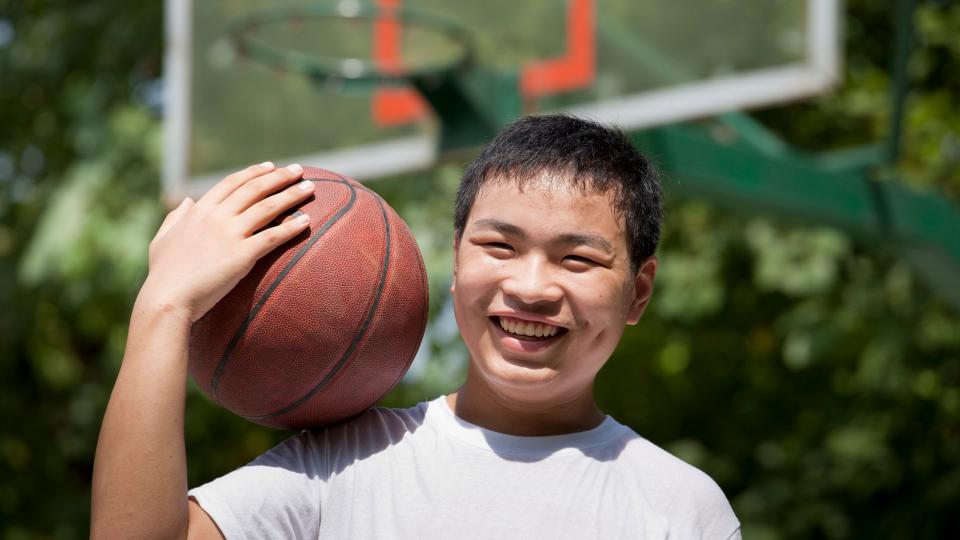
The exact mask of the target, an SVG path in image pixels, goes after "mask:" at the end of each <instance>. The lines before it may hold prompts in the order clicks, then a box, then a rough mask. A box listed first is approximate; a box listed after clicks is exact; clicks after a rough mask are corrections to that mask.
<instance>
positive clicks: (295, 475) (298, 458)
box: [188, 431, 324, 540]
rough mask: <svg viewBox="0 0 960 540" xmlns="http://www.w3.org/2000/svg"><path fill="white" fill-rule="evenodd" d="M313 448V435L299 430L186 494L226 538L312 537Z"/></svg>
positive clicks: (316, 467) (315, 517)
mask: <svg viewBox="0 0 960 540" xmlns="http://www.w3.org/2000/svg"><path fill="white" fill-rule="evenodd" d="M318 446H319V445H318V444H317V442H316V440H315V437H314V435H312V434H311V433H310V432H307V431H304V432H302V433H301V434H299V435H296V436H294V437H291V438H289V439H287V440H286V441H284V442H282V443H280V444H279V445H277V446H275V447H274V448H273V449H271V450H269V451H267V452H266V453H264V454H262V455H260V456H259V457H257V458H256V459H255V460H253V461H252V462H250V463H249V464H247V465H245V466H243V467H240V468H239V469H237V470H235V471H233V472H231V473H228V474H226V475H225V476H221V477H220V478H217V479H216V480H214V481H212V482H209V483H207V484H204V485H202V486H200V487H196V488H194V489H191V490H190V491H189V493H188V495H189V496H190V497H191V498H193V499H194V500H196V501H197V503H198V504H199V505H200V506H201V507H202V508H203V510H204V511H205V512H206V513H207V514H209V515H210V517H211V518H213V521H214V522H216V524H217V526H218V527H220V531H221V532H222V533H223V535H224V537H225V538H226V539H227V540H234V539H254V538H291V539H300V538H303V539H307V538H309V539H315V538H317V536H318V535H319V528H320V510H321V509H320V487H321V484H322V483H323V481H324V479H323V472H322V468H323V467H322V466H323V463H322V461H323V458H322V456H321V452H320V451H319V450H318Z"/></svg>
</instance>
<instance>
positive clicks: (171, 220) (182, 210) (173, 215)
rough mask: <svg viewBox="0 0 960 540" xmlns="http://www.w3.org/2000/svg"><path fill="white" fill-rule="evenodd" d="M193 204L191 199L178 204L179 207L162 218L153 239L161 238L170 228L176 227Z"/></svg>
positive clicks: (188, 198)
mask: <svg viewBox="0 0 960 540" xmlns="http://www.w3.org/2000/svg"><path fill="white" fill-rule="evenodd" d="M193 204H194V202H193V199H191V198H190V197H187V198H185V199H183V201H182V202H181V203H180V205H179V206H177V207H176V208H174V209H173V210H172V211H171V212H170V213H169V214H167V217H165V218H163V223H161V224H160V229H159V230H158V231H157V234H156V236H154V238H155V239H156V238H160V237H161V236H163V235H164V234H166V233H167V231H169V230H170V228H171V227H173V226H174V225H176V224H177V222H178V221H180V220H181V219H182V218H183V216H185V215H186V214H187V212H189V211H190V209H191V208H193Z"/></svg>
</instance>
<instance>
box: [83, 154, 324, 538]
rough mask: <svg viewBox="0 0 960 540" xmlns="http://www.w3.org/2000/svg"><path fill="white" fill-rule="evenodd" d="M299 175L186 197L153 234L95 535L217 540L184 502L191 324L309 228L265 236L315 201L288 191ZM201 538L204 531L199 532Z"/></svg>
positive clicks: (114, 403)
mask: <svg viewBox="0 0 960 540" xmlns="http://www.w3.org/2000/svg"><path fill="white" fill-rule="evenodd" d="M301 174H302V169H300V168H299V167H295V166H292V167H291V168H290V169H275V168H274V167H273V165H272V164H263V165H257V166H254V167H250V168H248V169H246V170H244V171H241V172H239V173H236V174H234V175H231V176H228V177H227V178H225V179H224V180H223V181H221V182H220V183H219V184H217V185H216V186H214V187H213V188H212V189H211V190H210V191H209V192H208V193H207V194H205V195H204V196H203V197H202V198H201V199H200V200H198V201H197V202H196V203H193V201H191V200H190V199H187V200H185V201H184V203H183V204H181V205H180V206H179V207H178V208H177V209H176V210H174V211H173V212H171V213H170V214H169V215H168V216H167V219H166V220H164V223H163V224H162V225H161V226H160V230H159V231H158V232H157V235H156V237H155V238H154V240H153V241H152V242H151V244H150V270H149V274H148V276H147V279H146V281H145V282H144V285H143V287H142V288H141V290H140V294H139V295H138V296H137V301H136V303H135V305H134V309H133V314H132V316H131V319H130V330H129V334H128V336H127V347H126V351H125V352H124V358H123V363H122V365H121V367H120V373H119V374H118V376H117V381H116V384H115V385H114V388H113V392H112V393H111V395H110V401H109V403H108V405H107V410H106V413H105V415H104V419H103V425H102V426H101V430H100V438H99V441H98V442H97V452H96V457H95V460H94V469H93V498H92V508H91V525H90V527H91V537H92V538H145V539H146V538H186V537H187V534H188V531H189V532H190V536H191V537H196V538H205V537H213V538H217V537H220V533H219V531H218V530H217V529H216V526H215V525H213V521H212V520H211V519H210V517H209V516H207V515H206V513H204V512H203V511H202V509H200V508H199V506H197V505H196V503H192V502H191V503H189V505H188V501H187V465H186V450H185V447H184V446H185V445H184V438H183V429H184V407H185V399H186V379H187V359H188V350H189V337H190V327H191V325H192V324H193V322H194V321H196V320H197V319H199V318H200V317H202V316H203V315H204V314H205V313H206V312H207V311H209V310H210V308H212V307H213V306H214V305H215V304H216V303H217V302H218V301H219V300H220V299H221V298H223V297H224V296H225V295H226V294H227V293H228V292H229V291H230V290H231V289H232V288H233V287H234V286H235V285H236V284H237V283H238V282H239V281H240V279H242V278H243V277H244V276H245V275H246V274H247V273H249V272H250V270H251V269H252V268H253V266H254V264H255V263H256V261H257V260H258V259H259V258H260V257H262V256H264V255H266V254H267V253H269V252H270V251H272V250H273V249H274V248H276V247H277V246H279V245H281V244H283V243H284V242H286V241H287V240H289V239H291V238H293V237H294V236H296V235H297V234H299V233H301V232H303V231H304V230H305V229H306V228H307V225H308V221H303V220H288V221H286V222H284V223H282V224H279V225H273V226H269V227H267V228H266V229H264V227H265V226H267V225H270V224H271V222H273V220H274V219H275V218H276V217H277V216H278V215H280V214H281V213H282V212H283V211H285V210H286V209H288V208H290V207H292V206H294V205H295V204H296V203H298V202H300V201H302V200H303V199H305V198H306V197H308V196H309V195H310V194H311V193H313V188H312V184H311V185H310V186H308V187H309V189H301V188H300V187H299V186H290V184H291V183H293V181H294V180H296V179H297V178H299V177H300V175H301ZM258 231H259V232H258ZM197 520H199V522H198V521H197ZM201 531H206V533H207V534H195V533H200V532H201ZM213 532H216V534H215V535H212V533H213ZM211 535H212V536H211Z"/></svg>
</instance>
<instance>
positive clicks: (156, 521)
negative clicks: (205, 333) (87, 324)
mask: <svg viewBox="0 0 960 540" xmlns="http://www.w3.org/2000/svg"><path fill="white" fill-rule="evenodd" d="M189 335H190V320H189V316H186V315H185V314H182V313H178V312H176V311H174V310H172V309H164V307H163V306H160V305H156V304H153V305H151V302H150V301H148V300H146V299H144V298H139V299H138V300H137V304H136V306H135V307H134V312H133V315H132V317H131V321H130V332H129V335H128V339H127V347H126V352H125V354H124V358H123V364H122V365H121V368H120V373H119V375H118V376H117V381H116V384H115V385H114V388H113V392H112V393H111V395H110V402H109V403H108V405H107V410H106V413H105V415H104V419H103V425H102V426H101V429H100V438H99V441H98V443H97V453H96V458H95V461H94V469H93V503H92V511H91V537H93V538H178V537H185V536H186V532H187V464H186V451H185V448H184V438H183V424H184V407H185V393H186V377H187V358H188V347H189Z"/></svg>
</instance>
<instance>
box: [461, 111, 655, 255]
mask: <svg viewBox="0 0 960 540" xmlns="http://www.w3.org/2000/svg"><path fill="white" fill-rule="evenodd" d="M544 173H548V174H551V175H552V176H555V177H557V178H559V179H562V180H565V181H567V182H569V183H570V184H571V185H573V186H575V187H577V188H578V189H581V190H584V191H587V190H589V191H593V192H597V193H604V194H606V193H610V194H612V195H613V197H612V198H613V211H614V213H615V214H616V215H617V216H618V218H622V219H623V220H624V223H625V225H626V234H627V246H628V248H629V251H630V264H631V268H632V269H633V271H634V272H636V271H637V270H638V269H639V266H640V263H641V262H642V261H643V260H644V259H646V258H647V257H650V256H651V255H653V254H654V253H655V252H656V250H657V244H658V243H659V242H660V222H661V221H662V219H663V207H662V205H663V194H662V189H661V187H660V179H659V177H658V175H657V172H656V170H655V168H654V167H653V165H652V164H651V163H650V162H649V161H648V160H647V158H646V157H644V156H643V154H641V153H640V151H639V150H637V149H636V147H634V145H633V144H632V143H631V142H630V139H628V138H627V137H626V135H624V134H623V132H622V131H621V130H619V129H617V128H613V127H607V126H604V125H601V124H598V123H596V122H591V121H589V120H584V119H582V118H577V117H574V116H569V115H562V114H551V115H542V116H528V117H524V118H521V119H519V120H517V121H516V122H514V123H513V124H511V125H509V126H507V127H506V128H505V129H504V130H503V131H501V132H500V133H499V134H498V135H497V136H496V137H494V139H493V140H492V141H490V143H489V144H488V145H487V146H486V147H485V148H484V149H483V150H482V151H481V152H480V155H479V156H477V158H476V159H475V160H474V161H473V163H471V164H470V166H469V167H468V168H467V171H466V172H465V173H464V175H463V179H462V180H461V181H460V188H459V189H458V190H457V201H456V209H455V211H454V221H453V224H454V229H455V234H456V236H457V238H458V239H459V238H460V237H461V236H462V235H463V230H464V227H466V224H467V216H468V215H469V214H470V209H471V208H472V207H473V202H474V201H475V200H476V198H477V194H478V193H479V192H480V188H481V187H482V186H483V185H484V184H485V183H487V182H488V181H491V180H497V181H504V180H509V181H512V182H517V183H518V184H519V186H520V188H521V189H522V188H523V185H524V183H526V182H527V181H530V180H537V179H539V178H540V177H541V176H542V175H543V174H544Z"/></svg>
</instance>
